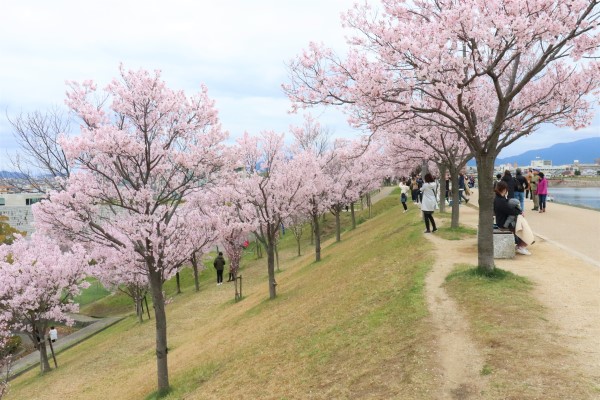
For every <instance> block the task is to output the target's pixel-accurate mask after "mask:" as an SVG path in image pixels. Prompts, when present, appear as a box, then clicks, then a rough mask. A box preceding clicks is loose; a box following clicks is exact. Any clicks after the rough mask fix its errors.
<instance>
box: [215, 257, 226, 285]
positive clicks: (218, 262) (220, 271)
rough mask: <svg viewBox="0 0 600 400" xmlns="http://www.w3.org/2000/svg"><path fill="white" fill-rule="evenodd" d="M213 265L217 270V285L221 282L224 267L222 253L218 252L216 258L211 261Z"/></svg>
mask: <svg viewBox="0 0 600 400" xmlns="http://www.w3.org/2000/svg"><path fill="white" fill-rule="evenodd" d="M213 266H214V267H215V269H216V270H217V286H219V285H222V284H223V269H225V259H224V258H223V253H222V252H219V255H218V256H217V258H215V261H214V262H213Z"/></svg>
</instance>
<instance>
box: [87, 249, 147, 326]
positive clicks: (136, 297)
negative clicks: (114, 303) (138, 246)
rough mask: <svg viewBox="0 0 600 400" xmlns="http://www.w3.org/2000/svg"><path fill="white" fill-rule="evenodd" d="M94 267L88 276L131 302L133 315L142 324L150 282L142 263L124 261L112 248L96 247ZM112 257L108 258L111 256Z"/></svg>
mask: <svg viewBox="0 0 600 400" xmlns="http://www.w3.org/2000/svg"><path fill="white" fill-rule="evenodd" d="M94 250H95V253H96V254H95V255H92V258H93V259H94V261H95V262H94V263H93V264H94V265H93V266H92V267H90V274H92V275H93V276H95V277H96V278H98V280H99V281H100V282H101V283H102V285H103V286H104V287H105V288H107V289H109V290H111V291H113V292H116V291H118V292H121V293H123V294H125V295H126V296H128V297H130V298H131V300H133V303H134V305H135V313H136V316H137V318H138V321H139V322H140V323H142V322H143V316H144V313H143V304H142V302H143V300H144V298H145V297H146V295H147V294H148V292H149V291H150V281H149V279H148V274H147V273H146V270H145V268H144V265H143V263H141V262H139V261H137V260H136V259H131V260H126V259H124V258H123V256H124V254H123V253H122V252H120V251H115V250H114V249H113V248H107V247H96V248H94ZM111 253H112V256H108V254H111Z"/></svg>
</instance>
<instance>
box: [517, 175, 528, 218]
mask: <svg viewBox="0 0 600 400" xmlns="http://www.w3.org/2000/svg"><path fill="white" fill-rule="evenodd" d="M516 173H517V175H516V176H515V195H514V198H515V199H517V200H519V203H520V204H521V210H523V211H525V190H527V189H528V185H527V178H525V177H524V176H523V173H522V172H521V168H517V171H516Z"/></svg>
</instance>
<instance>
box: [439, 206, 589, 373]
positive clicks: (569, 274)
mask: <svg viewBox="0 0 600 400" xmlns="http://www.w3.org/2000/svg"><path fill="white" fill-rule="evenodd" d="M581 211H582V210H579V209H578V211H577V212H581ZM583 211H587V212H589V213H591V214H590V217H589V218H592V219H593V218H596V214H597V212H595V211H589V210H583ZM477 213H478V209H477V208H475V207H471V206H468V207H461V217H460V218H461V224H464V225H468V226H472V227H476V226H477V218H478V214H477ZM547 217H548V218H551V217H552V216H551V214H550V213H547ZM532 220H533V221H532V223H531V225H532V228H533V230H534V232H536V223H535V220H534V219H533V218H532ZM536 233H537V232H536ZM577 235H579V236H581V241H589V240H590V236H594V232H584V231H572V232H571V234H570V235H569V237H568V240H569V241H574V240H577V238H576V237H575V238H574V237H573V236H577ZM584 236H585V237H584ZM593 239H595V241H596V244H595V247H596V248H599V247H600V246H598V242H597V237H596V238H593ZM559 240H561V239H560V236H556V237H553V238H552V240H551V241H547V240H545V239H544V238H543V237H540V236H537V237H536V243H535V244H534V245H532V246H531V247H530V251H531V253H532V255H531V256H521V255H517V256H516V257H515V258H514V259H512V260H496V266H497V267H499V268H502V269H504V270H507V271H511V272H513V273H515V274H518V275H521V276H524V277H527V278H529V279H530V280H531V281H532V282H534V283H535V288H534V292H533V293H534V296H535V297H536V298H537V299H538V300H539V301H540V303H541V304H543V305H544V306H545V307H546V308H547V313H548V314H547V315H548V318H549V320H550V322H552V323H553V324H554V325H556V326H557V327H558V334H557V336H556V337H555V338H554V341H555V343H557V344H560V345H561V346H565V347H566V348H568V349H569V350H570V351H571V359H570V360H569V365H573V367H574V368H577V369H579V370H581V373H582V374H584V376H586V377H587V378H588V379H589V380H590V381H591V382H596V383H600V268H598V267H597V263H594V262H590V261H589V260H588V259H587V258H586V257H581V254H580V252H578V251H573V252H571V251H569V247H568V246H566V245H565V246H557V245H556V242H557V241H559ZM565 240H566V239H565ZM434 242H435V243H436V250H437V252H438V256H441V255H443V258H438V260H441V266H440V265H438V264H440V262H438V263H436V266H435V267H434V270H437V269H440V268H444V266H450V267H451V266H452V264H454V263H469V264H472V265H475V264H477V254H476V253H474V252H472V251H471V252H469V251H460V252H458V251H457V249H456V248H457V247H461V245H458V246H457V245H456V242H449V241H445V240H442V239H437V238H436V239H435V240H434ZM467 242H470V243H471V246H473V245H475V239H470V240H468V241H461V243H464V244H463V247H464V245H467ZM559 243H560V242H559ZM446 268H447V267H446ZM432 312H433V311H432ZM461 340H462V339H461Z"/></svg>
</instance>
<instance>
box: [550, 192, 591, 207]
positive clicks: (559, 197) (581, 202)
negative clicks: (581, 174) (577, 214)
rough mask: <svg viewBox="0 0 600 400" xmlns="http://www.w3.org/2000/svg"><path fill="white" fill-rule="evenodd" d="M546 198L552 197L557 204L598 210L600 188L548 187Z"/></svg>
mask: <svg viewBox="0 0 600 400" xmlns="http://www.w3.org/2000/svg"><path fill="white" fill-rule="evenodd" d="M548 196H549V197H553V198H554V201H556V202H557V203H563V204H571V205H575V206H584V207H590V208H595V209H596V210H600V188H590V187H586V188H566V187H549V188H548Z"/></svg>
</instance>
